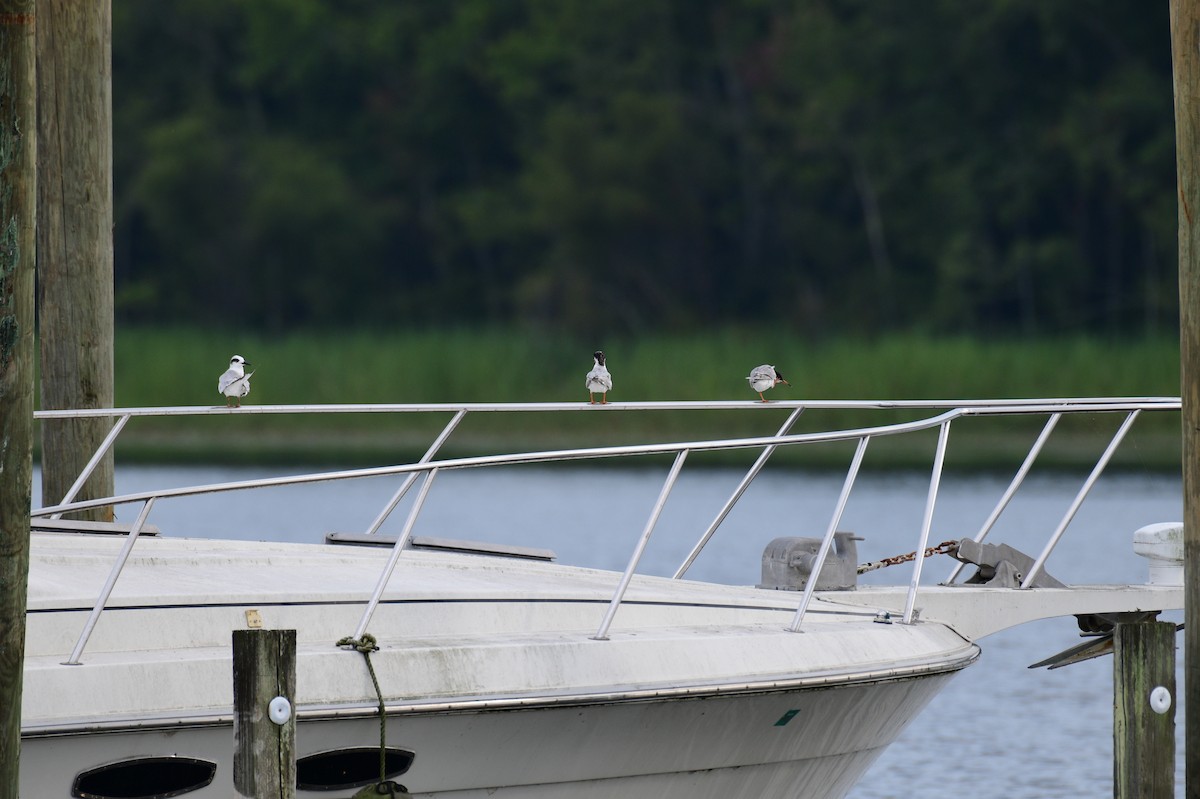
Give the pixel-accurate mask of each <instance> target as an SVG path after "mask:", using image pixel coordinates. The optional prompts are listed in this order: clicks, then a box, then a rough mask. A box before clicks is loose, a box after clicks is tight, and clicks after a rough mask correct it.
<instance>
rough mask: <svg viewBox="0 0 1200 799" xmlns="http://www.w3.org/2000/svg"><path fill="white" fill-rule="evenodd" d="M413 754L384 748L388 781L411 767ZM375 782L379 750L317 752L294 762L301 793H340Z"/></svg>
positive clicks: (373, 747)
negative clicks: (345, 789) (346, 789)
mask: <svg viewBox="0 0 1200 799" xmlns="http://www.w3.org/2000/svg"><path fill="white" fill-rule="evenodd" d="M414 757H415V755H414V754H413V753H412V752H409V751H407V750H405V749H387V750H385V754H384V771H385V772H387V777H388V779H391V778H392V777H398V776H400V775H401V774H403V773H404V772H406V771H408V769H409V767H410V766H412V762H413V758H414ZM378 780H379V747H377V746H355V747H351V748H348V749H331V750H329V751H328V752H318V753H317V754H315V755H308V756H307V757H302V758H300V759H299V760H297V761H296V787H297V788H299V789H300V790H304V791H340V790H342V789H344V788H357V787H359V786H362V785H370V784H371V783H373V782H377V781H378Z"/></svg>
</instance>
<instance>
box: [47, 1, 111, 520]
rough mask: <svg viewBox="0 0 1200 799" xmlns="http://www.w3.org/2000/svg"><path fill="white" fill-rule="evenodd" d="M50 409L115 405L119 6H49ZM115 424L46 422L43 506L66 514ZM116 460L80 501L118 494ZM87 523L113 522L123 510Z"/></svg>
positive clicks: (101, 468)
mask: <svg viewBox="0 0 1200 799" xmlns="http://www.w3.org/2000/svg"><path fill="white" fill-rule="evenodd" d="M37 1H38V18H39V21H38V26H37V60H38V70H37V84H38V88H37V91H38V125H37V131H38V147H37V164H38V166H37V169H38V180H37V183H38V228H37V238H38V243H37V254H38V258H37V261H38V267H37V273H38V293H39V297H40V300H39V303H38V320H39V324H38V326H39V340H40V343H41V352H42V359H41V368H42V372H41V378H42V394H41V405H42V407H43V408H47V409H62V408H111V407H112V406H113V243H112V242H113V238H112V230H113V178H112V0H37ZM111 428H112V420H111V419H69V420H66V419H65V420H60V421H54V422H43V423H42V502H43V503H45V504H47V505H54V504H57V503H59V502H61V501H62V499H63V496H64V495H65V494H66V493H67V491H68V490H69V489H70V487H71V485H72V484H73V483H74V482H75V478H76V477H77V476H78V475H79V473H80V472H81V471H83V468H84V466H85V465H86V464H87V462H88V460H89V459H90V458H91V455H92V453H93V452H95V451H96V448H97V447H98V446H99V444H100V443H101V442H102V441H103V440H104V437H105V436H106V435H108V432H109V430H110V429H111ZM112 493H113V459H112V455H111V454H109V455H108V456H107V457H106V458H105V459H104V460H103V461H101V462H100V464H99V465H98V466H97V467H96V469H95V471H94V472H93V473H92V477H91V478H90V479H89V480H88V482H87V483H86V484H85V485H84V486H83V489H82V490H81V491H80V492H79V495H78V497H77V498H78V499H93V498H95V497H106V496H111V495H112ZM75 515H76V516H78V517H79V518H84V519H89V520H92V521H112V518H113V511H112V507H111V506H107V507H102V508H95V509H93V510H90V511H85V512H83V513H80V514H75Z"/></svg>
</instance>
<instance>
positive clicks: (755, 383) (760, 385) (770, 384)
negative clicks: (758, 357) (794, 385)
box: [746, 363, 791, 402]
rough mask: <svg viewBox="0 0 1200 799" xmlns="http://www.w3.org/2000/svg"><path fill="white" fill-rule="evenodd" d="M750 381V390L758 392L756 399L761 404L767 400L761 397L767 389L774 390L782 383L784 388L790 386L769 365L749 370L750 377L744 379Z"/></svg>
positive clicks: (776, 370) (765, 364) (777, 371)
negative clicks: (760, 401)
mask: <svg viewBox="0 0 1200 799" xmlns="http://www.w3.org/2000/svg"><path fill="white" fill-rule="evenodd" d="M746 379H747V380H749V381H750V388H752V389H754V390H755V391H757V392H758V398H759V399H760V400H762V401H763V402H766V401H767V398H766V397H764V396H763V394H762V393H763V392H764V391H766V390H767V389H771V388H775V386H777V385H779V384H780V383H783V384H784V385H785V386H790V385H791V383H789V382H788V381H786V380H784V379H783V375H781V374H780V373H779V370H778V369H776V368H775V367H774V366H772V365H771V364H769V363H764V364H763V365H762V366H756V367H754V368H753V369H751V370H750V376H749V377H747V378H746Z"/></svg>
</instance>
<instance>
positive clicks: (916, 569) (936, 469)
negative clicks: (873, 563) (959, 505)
mask: <svg viewBox="0 0 1200 799" xmlns="http://www.w3.org/2000/svg"><path fill="white" fill-rule="evenodd" d="M949 438H950V422H948V421H947V422H942V427H941V429H940V430H939V431H938V443H937V454H936V455H934V458H933V474H932V475H930V477H929V495H928V497H927V498H926V500H925V518H924V519H923V520H922V521H921V541H920V543H918V544H917V557H916V558H915V559H914V560H913V572H912V582H910V583H909V585H908V597H907V598H906V599H905V600H904V623H905V624H912V621H913V610H914V608H915V607H916V604H917V588H918V587H919V586H920V585H921V568H922V567H923V566H924V565H925V548H926V547H928V546H929V529H930V528H931V527H932V526H933V509H934V506H935V505H936V504H937V493H938V488H939V486H941V483H942V466H943V465H944V464H945V462H946V442H947V440H948V439H949Z"/></svg>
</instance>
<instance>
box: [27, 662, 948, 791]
mask: <svg viewBox="0 0 1200 799" xmlns="http://www.w3.org/2000/svg"><path fill="white" fill-rule="evenodd" d="M949 676H950V675H949V674H941V675H937V676H931V677H925V678H921V679H912V680H903V681H895V682H884V683H875V684H868V685H860V686H854V687H846V688H831V689H822V690H810V691H800V692H793V693H778V694H764V695H752V696H735V697H713V698H706V699H688V700H666V701H645V702H626V703H614V704H607V705H593V706H584V707H564V708H554V709H539V710H509V711H493V712H484V713H465V714H430V715H415V716H405V715H400V716H391V717H390V718H389V720H388V744H389V745H390V746H397V747H401V748H407V749H411V750H413V751H415V752H417V757H416V759H415V761H414V763H413V766H412V768H411V770H410V771H409V772H408V773H407V774H405V775H403V776H402V777H399V778H398V780H399V781H400V782H402V783H404V784H405V785H406V786H407V787H408V788H409V789H410V790H411V791H412V792H413V794H414V796H429V797H434V796H437V797H454V799H474V797H555V798H556V799H558V798H560V797H561V798H562V799H575V798H576V797H578V798H579V799H583V798H584V797H591V798H595V799H599V798H600V797H615V796H620V797H629V799H638V798H639V797H645V799H675V798H676V797H678V799H685V798H687V799H698V798H699V797H713V798H714V799H716V797H745V798H746V799H752V798H753V799H758V798H759V797H767V796H798V795H803V796H825V797H838V796H844V795H845V794H846V792H847V791H849V789H850V787H851V786H852V785H853V784H854V783H855V782H856V781H857V780H858V778H859V777H861V775H862V773H863V772H864V771H865V770H866V769H867V767H868V766H869V765H870V764H871V763H872V762H873V761H874V759H875V758H876V756H877V755H878V754H879V752H880V751H882V749H883V747H886V746H887V745H888V744H889V743H891V742H892V741H893V740H894V739H895V737H896V736H897V735H898V734H899V733H900V731H901V730H902V729H903V727H904V726H905V724H906V723H907V722H908V721H909V720H911V719H912V718H914V717H915V716H916V714H917V713H918V712H919V711H920V710H921V709H922V708H923V707H924V706H925V704H926V703H927V702H928V701H929V700H930V699H931V698H932V697H933V696H934V695H935V694H936V693H937V692H938V691H939V690H940V689H941V688H942V686H943V685H944V684H945V682H946V681H947V680H948V679H949ZM791 710H799V711H800V712H799V713H797V714H796V716H795V717H794V718H793V720H792V721H790V722H789V723H787V724H786V725H784V726H779V727H777V726H775V725H776V722H777V721H778V720H779V719H780V718H781V717H783V716H784V715H785V714H786V713H788V712H790V711H791ZM378 739H379V725H378V721H377V720H376V719H364V720H359V721H324V722H320V721H314V722H301V723H300V725H299V727H298V729H297V749H298V755H299V756H300V757H303V756H304V755H305V754H308V753H310V752H313V751H322V750H326V749H330V748H337V747H343V746H371V745H377V743H378ZM232 751H233V734H232V728H231V727H230V726H228V725H217V726H213V727H205V728H197V729H188V730H175V731H171V732H154V733H150V732H146V733H126V734H107V735H80V736H64V737H57V736H55V737H47V738H34V739H30V740H27V741H26V742H25V744H24V749H23V753H22V763H21V767H22V775H23V779H22V792H21V796H22V797H24V798H25V799H42V797H46V798H47V799H49V797H63V796H70V795H71V794H70V791H71V782H72V780H73V778H74V771H72V770H71V769H69V768H65V766H67V764H89V765H94V764H98V763H107V762H114V761H120V760H125V759H128V758H134V757H140V756H145V755H148V754H161V753H178V754H186V755H188V756H191V757H199V758H202V759H208V760H212V761H213V762H216V763H218V764H220V766H219V768H218V770H217V777H216V779H215V780H214V781H213V783H212V784H211V785H210V786H209V787H207V788H205V789H202V790H199V791H196V792H195V793H191V794H188V795H189V796H195V797H210V796H220V797H230V796H236V795H237V794H236V792H235V791H234V789H233V783H232V770H231V768H230V767H229V765H228V764H229V761H230V757H231V754H232ZM351 793H353V791H352V790H346V791H340V792H309V791H299V792H298V796H314V797H315V796H349V795H350V794H351Z"/></svg>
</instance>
